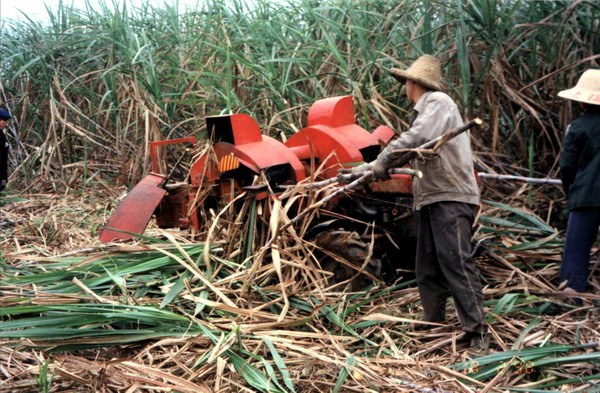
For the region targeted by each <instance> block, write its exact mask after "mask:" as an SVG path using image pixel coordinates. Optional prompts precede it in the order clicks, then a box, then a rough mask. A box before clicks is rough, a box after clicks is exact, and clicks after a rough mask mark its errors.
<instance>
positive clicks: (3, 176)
mask: <svg viewBox="0 0 600 393" xmlns="http://www.w3.org/2000/svg"><path fill="white" fill-rule="evenodd" d="M11 118H12V116H11V115H10V112H9V111H7V110H6V109H2V108H0V191H3V190H4V189H5V188H6V182H7V181H8V146H9V145H8V139H6V135H4V129H5V128H6V127H8V121H9V120H10V119H11Z"/></svg>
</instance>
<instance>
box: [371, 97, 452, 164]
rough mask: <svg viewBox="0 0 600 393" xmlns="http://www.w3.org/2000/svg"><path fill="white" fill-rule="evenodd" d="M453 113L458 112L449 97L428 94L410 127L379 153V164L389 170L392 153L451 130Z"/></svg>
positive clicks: (415, 145)
mask: <svg viewBox="0 0 600 393" xmlns="http://www.w3.org/2000/svg"><path fill="white" fill-rule="evenodd" d="M418 107H419V105H418V104H417V106H416V107H415V109H418ZM454 111H458V109H457V108H456V105H455V104H454V102H452V100H450V99H449V97H447V96H445V95H444V96H440V95H436V94H435V93H434V94H430V95H429V96H428V97H427V98H426V101H425V102H424V105H423V106H422V109H421V111H420V112H419V114H418V116H417V118H416V119H415V121H414V122H413V124H412V126H411V127H410V128H409V129H408V130H406V131H404V132H403V133H402V134H400V137H399V138H398V139H395V140H393V141H392V142H390V143H389V144H388V145H387V146H386V147H385V149H383V151H382V152H381V153H379V156H377V161H378V162H379V164H380V165H382V166H383V167H387V168H389V167H390V164H391V161H392V159H393V157H392V155H391V152H392V151H394V150H398V149H410V148H415V147H418V146H421V145H423V144H424V143H426V142H429V141H430V140H433V139H435V138H437V137H438V136H440V135H442V134H443V133H444V132H445V131H447V130H448V129H449V128H452V127H453V125H452V124H450V123H451V120H452V119H453V118H454V117H455V116H456V115H457V114H456V113H454ZM458 116H460V115H458Z"/></svg>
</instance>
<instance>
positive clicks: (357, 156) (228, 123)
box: [100, 96, 412, 248]
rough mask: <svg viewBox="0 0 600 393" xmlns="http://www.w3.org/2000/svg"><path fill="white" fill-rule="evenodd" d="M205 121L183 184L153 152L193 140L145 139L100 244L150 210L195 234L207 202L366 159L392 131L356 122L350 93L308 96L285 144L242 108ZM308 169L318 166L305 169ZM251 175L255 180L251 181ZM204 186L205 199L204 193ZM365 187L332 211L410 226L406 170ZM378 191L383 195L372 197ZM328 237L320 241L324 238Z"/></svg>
mask: <svg viewBox="0 0 600 393" xmlns="http://www.w3.org/2000/svg"><path fill="white" fill-rule="evenodd" d="M206 124H207V132H208V140H209V141H210V143H209V144H208V146H209V148H207V149H206V150H205V151H203V152H202V153H201V154H199V156H198V157H197V158H196V159H195V160H193V162H192V163H191V165H190V167H189V175H188V177H187V182H185V183H171V184H170V179H169V175H168V174H166V172H167V171H166V169H165V168H161V163H162V161H161V160H160V157H159V150H160V149H161V148H164V147H165V146H168V145H173V144H181V143H188V144H189V143H196V139H195V138H184V139H178V140H169V141H160V142H152V143H151V144H150V154H151V159H152V172H151V173H150V174H149V175H148V176H146V177H145V178H144V179H143V180H142V181H141V182H140V183H138V184H137V185H136V186H135V187H134V188H133V189H132V190H131V192H130V193H129V194H128V195H127V196H126V198H125V199H124V200H123V201H122V202H121V204H120V205H119V206H118V207H117V209H116V211H115V212H114V214H113V215H112V217H111V218H110V219H109V221H108V222H107V224H106V227H105V228H104V230H103V231H102V233H101V235H100V240H101V241H102V242H110V241H114V240H119V239H127V238H131V237H134V236H135V234H141V233H143V231H144V229H145V228H146V226H147V224H148V222H149V220H150V219H151V217H152V215H155V216H156V220H157V224H158V226H159V227H179V228H182V229H185V228H189V229H191V230H192V231H196V232H198V231H200V230H201V228H202V224H203V218H202V216H203V212H204V211H205V210H207V209H208V208H209V207H210V208H217V209H218V207H219V205H220V206H223V205H224V204H225V203H228V202H230V201H232V200H233V198H234V197H235V196H236V195H239V194H240V193H242V192H243V191H248V190H252V191H254V192H252V193H251V194H248V195H252V197H254V198H256V199H259V200H260V199H263V198H265V197H267V196H268V195H270V194H269V192H268V188H270V189H271V190H275V193H277V191H276V190H277V189H278V187H280V186H285V185H293V184H296V183H298V182H300V181H302V180H304V179H306V178H308V177H313V178H314V179H326V178H330V177H334V176H335V175H336V173H337V170H338V169H339V168H340V167H341V166H344V165H346V164H351V163H361V162H369V161H372V160H374V159H375V158H376V157H377V155H378V154H379V152H380V150H381V146H382V145H385V144H386V143H387V142H389V140H390V139H391V138H392V137H393V135H394V132H393V130H392V129H390V128H389V127H386V126H379V127H377V128H376V129H375V130H374V132H373V133H370V132H368V131H367V130H365V129H363V128H362V127H360V126H358V125H357V124H356V123H355V114H354V107H353V102H352V97H351V96H342V97H332V98H326V99H322V100H319V101H317V102H315V103H314V104H313V105H312V107H311V108H310V111H309V113H308V125H307V127H305V128H303V129H301V130H300V131H298V132H297V133H296V134H294V135H293V136H292V137H290V138H289V139H288V140H287V141H285V142H280V141H278V140H276V139H274V138H272V137H269V136H266V135H262V134H261V132H260V129H259V126H258V124H257V123H256V121H254V119H252V118H251V117H250V116H248V115H246V114H234V115H225V116H212V117H208V118H207V119H206ZM311 168H312V169H311ZM314 168H321V169H320V171H318V172H317V173H312V171H314ZM257 178H260V179H262V181H261V182H259V184H256V181H255V180H256V179H257ZM208 189H210V190H211V193H210V194H211V199H210V200H208V199H206V198H205V195H206V193H205V192H204V191H206V190H208ZM365 192H366V193H368V194H369V196H368V198H364V199H362V200H361V198H356V197H353V198H346V200H342V201H340V202H338V204H339V208H340V212H342V213H346V214H349V215H351V216H352V217H357V218H363V219H365V222H374V221H377V222H380V223H381V224H382V227H383V228H384V229H385V230H390V228H391V227H390V226H392V227H396V226H397V227H399V229H400V230H401V231H409V232H410V230H411V229H410V228H411V226H410V225H407V224H406V221H405V219H406V218H407V216H411V214H410V213H411V211H410V205H411V193H412V179H411V177H410V176H408V175H393V177H392V179H391V180H388V181H385V182H377V183H373V184H371V185H370V186H369V188H368V189H367V190H365ZM379 194H386V195H385V197H382V198H377V197H376V196H377V195H379ZM374 196H375V197H374ZM399 220H401V221H399ZM392 229H393V228H392ZM348 230H349V231H351V229H348ZM394 230H395V229H394ZM395 231H396V230H395ZM396 232H397V231H396ZM336 233H337V232H336ZM330 235H331V234H329V240H328V241H331V240H332V239H331V236H330ZM334 241H335V240H334ZM341 248H344V247H341Z"/></svg>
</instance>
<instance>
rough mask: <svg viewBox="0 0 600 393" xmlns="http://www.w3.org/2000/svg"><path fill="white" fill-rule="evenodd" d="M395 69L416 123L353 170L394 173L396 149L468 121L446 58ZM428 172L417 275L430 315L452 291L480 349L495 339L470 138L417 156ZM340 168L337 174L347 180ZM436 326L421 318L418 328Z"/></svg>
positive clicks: (418, 197) (473, 345) (418, 196)
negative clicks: (477, 248)
mask: <svg viewBox="0 0 600 393" xmlns="http://www.w3.org/2000/svg"><path fill="white" fill-rule="evenodd" d="M391 74H392V76H393V77H394V78H396V79H398V80H399V81H400V82H402V83H405V84H406V95H407V97H408V100H409V101H410V102H411V103H413V104H415V106H414V114H413V118H414V119H413V120H412V122H411V124H410V128H409V129H408V130H407V131H404V132H403V133H402V134H400V137H399V138H397V139H395V140H394V141H392V142H390V144H389V145H388V146H387V147H386V148H385V149H383V150H382V152H381V153H380V154H379V155H378V157H377V159H376V160H375V161H373V162H371V163H368V164H363V165H361V166H358V167H355V168H353V169H352V172H354V174H356V173H358V172H362V171H365V170H368V169H371V170H372V172H373V176H374V178H376V179H388V178H389V175H388V170H389V169H390V168H391V167H392V166H393V162H392V161H393V158H392V154H391V152H392V151H394V150H397V149H403V148H414V147H417V146H420V145H422V144H423V143H425V142H428V141H430V140H432V139H434V138H436V137H438V136H440V135H442V134H444V133H445V132H447V131H450V130H452V129H454V128H456V127H459V126H461V125H463V121H462V118H461V115H460V113H459V111H458V108H457V106H456V104H455V103H454V101H452V99H451V98H450V97H449V96H448V95H447V94H445V93H443V92H442V90H443V81H442V75H441V65H440V62H439V60H438V59H436V58H435V57H433V56H430V55H424V56H421V57H419V58H418V59H417V60H416V61H415V62H414V63H413V64H412V65H411V66H410V67H409V68H408V69H406V70H400V69H396V68H393V69H392V70H391ZM415 161H416V162H414V163H413V165H414V166H416V169H419V170H421V171H422V172H423V177H422V178H421V179H419V178H417V177H414V180H413V194H414V207H415V209H416V210H419V211H420V214H419V234H418V240H417V257H416V277H417V286H418V289H419V294H420V297H421V302H422V304H423V310H424V317H423V320H424V321H425V322H436V323H443V322H444V321H445V319H446V315H445V314H446V313H445V311H446V302H447V299H448V297H449V296H450V295H452V297H453V298H454V304H455V306H456V310H457V313H458V316H459V319H460V322H461V324H462V328H463V330H464V331H465V333H466V335H465V339H466V342H467V343H470V352H471V353H473V354H475V355H480V354H484V353H486V352H487V350H488V348H489V345H490V338H489V334H488V332H487V325H486V324H485V322H484V311H483V292H482V287H481V282H480V277H479V272H478V269H477V267H476V266H475V263H474V262H473V259H472V257H471V237H472V227H473V222H474V219H475V215H476V212H477V209H478V205H479V189H478V187H477V182H476V179H475V175H474V169H473V158H472V153H471V146H470V139H469V135H468V134H467V133H463V134H461V135H459V136H457V137H455V138H454V139H452V140H450V141H449V142H447V143H446V144H445V145H444V147H443V148H442V149H441V151H440V153H439V155H438V156H436V157H435V158H431V159H425V160H415ZM347 171H348V170H340V175H338V180H339V181H340V182H348V181H349V180H351V179H352V178H353V177H352V176H350V179H348V178H344V177H343V176H342V174H345V173H347ZM430 328H435V325H431V324H418V325H416V326H415V329H416V330H427V329H430Z"/></svg>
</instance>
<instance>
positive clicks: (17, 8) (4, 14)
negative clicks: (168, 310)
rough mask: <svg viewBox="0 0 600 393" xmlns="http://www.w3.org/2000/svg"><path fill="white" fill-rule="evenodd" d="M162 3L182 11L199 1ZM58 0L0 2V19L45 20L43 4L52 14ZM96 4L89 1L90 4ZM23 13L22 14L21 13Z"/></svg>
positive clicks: (131, 2) (80, 0)
mask: <svg viewBox="0 0 600 393" xmlns="http://www.w3.org/2000/svg"><path fill="white" fill-rule="evenodd" d="M123 1H126V2H127V5H128V6H135V5H136V4H139V3H141V2H142V1H141V0H118V3H119V4H121V3H122V2H123ZM162 1H163V2H164V3H169V4H175V3H178V4H179V8H180V10H181V11H183V10H184V9H185V7H186V5H187V6H190V7H191V6H193V5H195V4H196V3H197V2H198V1H199V0H162ZM59 2H60V0H0V18H1V19H2V20H6V19H23V18H24V16H23V13H25V14H26V15H27V16H28V17H29V18H31V19H33V20H38V21H41V22H42V21H45V20H47V15H48V13H47V12H46V7H45V4H47V5H48V6H49V7H50V9H52V10H53V11H54V12H56V10H58V4H59ZM62 2H63V4H64V5H73V6H74V7H76V8H82V9H83V8H85V3H86V0H62ZM103 2H104V3H105V4H106V5H112V4H113V0H103ZM94 3H96V2H95V1H93V0H90V4H94ZM21 11H22V12H23V13H22V12H21Z"/></svg>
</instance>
